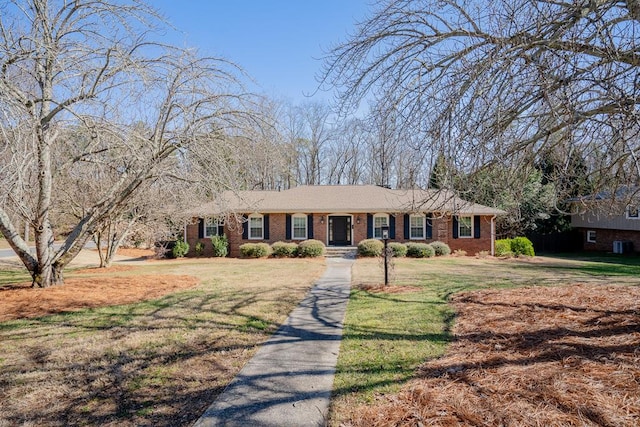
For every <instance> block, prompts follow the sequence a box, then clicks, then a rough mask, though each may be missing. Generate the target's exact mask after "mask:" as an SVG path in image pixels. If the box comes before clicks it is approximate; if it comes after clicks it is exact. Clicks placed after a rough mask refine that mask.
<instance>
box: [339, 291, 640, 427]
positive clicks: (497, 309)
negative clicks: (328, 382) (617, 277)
mask: <svg viewBox="0 0 640 427" xmlns="http://www.w3.org/2000/svg"><path fill="white" fill-rule="evenodd" d="M452 303H453V304H454V306H455V309H456V312H457V316H458V317H457V319H456V324H455V328H454V341H453V343H452V344H451V345H450V347H449V349H448V351H447V354H446V355H445V356H444V357H442V358H439V359H436V360H432V361H430V362H427V363H425V364H424V365H423V366H422V367H421V369H420V372H419V375H418V379H416V380H414V381H412V382H411V383H410V384H408V386H407V387H405V389H404V391H403V392H401V393H400V394H398V395H390V396H379V397H378V401H377V402H376V403H375V404H374V405H373V406H366V407H361V408H357V409H355V410H354V412H353V413H352V414H351V418H350V420H349V421H348V422H347V423H346V425H352V426H388V425H393V426H427V425H429V426H467V425H468V426H472V425H473V426H638V425H640V288H639V287H622V286H598V285H586V284H576V285H572V286H565V287H555V288H539V287H531V288H520V289H513V290H483V291H476V292H467V293H462V294H458V295H456V296H454V297H453V298H452Z"/></svg>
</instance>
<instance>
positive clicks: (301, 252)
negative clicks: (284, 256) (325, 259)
mask: <svg viewBox="0 0 640 427" xmlns="http://www.w3.org/2000/svg"><path fill="white" fill-rule="evenodd" d="M322 255H324V243H322V242H321V241H320V240H315V239H309V240H305V241H304V242H300V244H299V245H298V256H299V257H302V258H316V257H319V256H322Z"/></svg>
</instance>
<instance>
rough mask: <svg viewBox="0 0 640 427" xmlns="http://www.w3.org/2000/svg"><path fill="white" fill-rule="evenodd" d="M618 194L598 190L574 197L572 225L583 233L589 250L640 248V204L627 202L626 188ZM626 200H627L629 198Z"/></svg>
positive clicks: (616, 251) (627, 251)
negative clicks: (613, 195)
mask: <svg viewBox="0 0 640 427" xmlns="http://www.w3.org/2000/svg"><path fill="white" fill-rule="evenodd" d="M618 193H619V194H617V197H615V198H612V197H611V196H610V195H608V194H604V193H603V194H598V195H596V196H593V197H589V198H581V199H573V200H571V201H572V202H573V210H574V212H573V215H572V216H571V226H572V227H573V228H574V229H576V230H578V231H579V232H580V233H581V235H582V242H583V248H584V250H586V251H600V252H614V253H629V252H634V251H636V252H637V251H639V250H640V206H639V205H638V204H627V202H630V201H631V200H632V199H631V198H629V197H627V193H628V190H627V189H626V188H625V189H623V190H619V191H618ZM623 200H627V201H626V202H625V201H623Z"/></svg>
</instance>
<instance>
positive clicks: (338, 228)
mask: <svg viewBox="0 0 640 427" xmlns="http://www.w3.org/2000/svg"><path fill="white" fill-rule="evenodd" d="M350 245H351V217H350V216H330V217H329V246H350Z"/></svg>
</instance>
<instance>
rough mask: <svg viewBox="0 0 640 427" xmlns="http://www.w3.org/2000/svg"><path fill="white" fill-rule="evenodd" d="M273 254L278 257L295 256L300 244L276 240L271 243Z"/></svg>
mask: <svg viewBox="0 0 640 427" xmlns="http://www.w3.org/2000/svg"><path fill="white" fill-rule="evenodd" d="M271 250H272V251H273V254H272V255H273V256H274V257H276V258H293V257H295V256H296V255H297V253H298V245H297V244H296V243H288V242H275V243H274V244H273V245H271Z"/></svg>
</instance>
